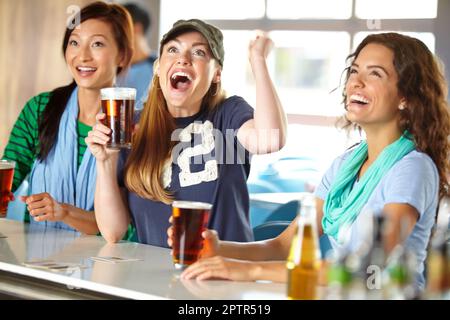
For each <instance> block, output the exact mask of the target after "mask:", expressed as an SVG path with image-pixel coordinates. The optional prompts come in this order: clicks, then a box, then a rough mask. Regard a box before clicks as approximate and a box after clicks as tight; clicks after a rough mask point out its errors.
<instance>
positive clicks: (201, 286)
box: [0, 219, 286, 300]
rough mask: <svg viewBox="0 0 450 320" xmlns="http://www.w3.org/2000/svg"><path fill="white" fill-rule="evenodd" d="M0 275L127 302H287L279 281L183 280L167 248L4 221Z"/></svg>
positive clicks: (0, 222)
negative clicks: (45, 265) (48, 265)
mask: <svg viewBox="0 0 450 320" xmlns="http://www.w3.org/2000/svg"><path fill="white" fill-rule="evenodd" d="M2 235H3V236H4V237H2ZM96 256H115V257H121V258H130V259H139V260H138V261H129V262H119V263H108V262H100V261H94V260H92V259H91V257H96ZM37 260H50V261H55V262H59V263H72V264H77V265H78V264H79V265H80V267H76V268H72V269H67V270H60V271H47V270H42V269H37V268H33V267H28V266H25V265H24V262H27V261H37ZM0 271H3V272H7V273H8V274H9V275H12V276H14V275H17V276H19V275H20V276H26V277H29V278H31V279H39V280H45V281H48V282H51V283H57V284H63V285H65V286H67V288H68V289H72V290H73V289H77V288H80V289H86V290H90V291H93V292H98V293H102V294H107V295H112V296H115V297H119V298H129V299H223V300H240V299H255V300H258V299H262V300H265V299H267V300H275V299H286V285H285V284H281V283H271V282H234V281H222V280H208V281H197V280H182V279H180V277H179V274H180V272H179V271H177V270H175V268H174V267H173V264H172V259H171V254H170V250H169V249H166V248H159V247H154V246H150V245H143V244H138V243H133V242H126V241H122V242H119V243H117V244H108V243H106V241H105V240H104V239H103V238H102V237H98V236H86V235H77V234H76V233H74V232H71V231H67V230H62V229H55V228H45V227H42V226H38V225H34V224H28V223H21V222H18V221H13V220H8V219H0Z"/></svg>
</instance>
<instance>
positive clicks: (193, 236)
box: [172, 201, 212, 269]
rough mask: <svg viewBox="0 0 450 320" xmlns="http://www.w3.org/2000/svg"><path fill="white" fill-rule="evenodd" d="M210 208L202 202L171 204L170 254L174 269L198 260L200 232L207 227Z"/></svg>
mask: <svg viewBox="0 0 450 320" xmlns="http://www.w3.org/2000/svg"><path fill="white" fill-rule="evenodd" d="M211 207H212V205H211V204H208V203H204V202H194V201H174V202H173V204H172V220H173V222H172V223H173V246H172V248H173V251H172V252H173V263H174V265H175V268H176V269H184V268H186V267H187V266H189V265H191V264H193V263H194V262H196V261H197V260H198V258H199V255H200V252H201V250H202V248H203V237H202V232H203V231H204V230H205V229H206V227H207V225H208V220H209V215H210V213H211Z"/></svg>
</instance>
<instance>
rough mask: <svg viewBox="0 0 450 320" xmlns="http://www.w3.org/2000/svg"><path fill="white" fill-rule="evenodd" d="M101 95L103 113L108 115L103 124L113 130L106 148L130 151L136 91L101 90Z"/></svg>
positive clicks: (127, 89) (124, 89) (122, 89)
mask: <svg viewBox="0 0 450 320" xmlns="http://www.w3.org/2000/svg"><path fill="white" fill-rule="evenodd" d="M100 94H101V97H102V111H103V113H104V114H106V118H105V120H104V121H103V124H104V125H105V126H107V127H108V128H109V129H111V140H110V141H109V142H108V143H107V145H106V147H107V148H109V149H120V148H128V149H130V148H131V136H132V133H133V118H134V104H135V100H136V89H134V88H103V89H100Z"/></svg>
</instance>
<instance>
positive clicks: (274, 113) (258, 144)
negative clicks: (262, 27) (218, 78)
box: [237, 33, 287, 154]
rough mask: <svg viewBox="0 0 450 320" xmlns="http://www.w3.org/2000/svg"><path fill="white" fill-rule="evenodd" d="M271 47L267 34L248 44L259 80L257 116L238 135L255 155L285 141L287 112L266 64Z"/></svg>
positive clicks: (274, 149) (257, 87)
mask: <svg viewBox="0 0 450 320" xmlns="http://www.w3.org/2000/svg"><path fill="white" fill-rule="evenodd" d="M272 46H273V43H272V40H270V39H269V38H268V37H267V36H266V35H265V34H264V33H261V34H259V35H258V36H257V38H256V40H253V41H252V42H251V43H250V45H249V59H250V64H251V67H252V71H253V75H254V77H255V83H256V108H255V114H254V119H252V120H249V121H247V122H245V123H244V124H243V125H242V126H241V127H240V128H239V131H238V134H237V137H238V139H239V142H240V143H241V144H242V145H243V146H244V147H245V148H246V149H247V150H249V151H250V152H252V153H254V154H263V153H270V152H274V151H278V150H280V149H281V148H282V147H283V146H284V145H285V143H286V130H287V121H286V115H285V113H284V111H283V107H282V105H281V102H280V99H279V98H278V95H277V92H276V90H275V87H274V85H273V83H272V80H271V78H270V75H269V70H268V69H267V64H266V58H267V55H268V54H269V51H270V49H271V47H272Z"/></svg>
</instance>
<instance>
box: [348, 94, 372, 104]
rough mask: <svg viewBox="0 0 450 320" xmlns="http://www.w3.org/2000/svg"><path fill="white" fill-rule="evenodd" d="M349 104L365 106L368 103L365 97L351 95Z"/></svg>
mask: <svg viewBox="0 0 450 320" xmlns="http://www.w3.org/2000/svg"><path fill="white" fill-rule="evenodd" d="M348 101H349V104H357V105H360V106H365V105H367V104H369V103H370V101H369V99H367V98H366V97H363V96H361V95H359V94H352V95H351V96H350V98H349V99H348Z"/></svg>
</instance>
